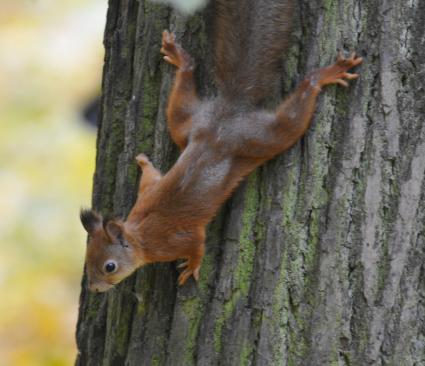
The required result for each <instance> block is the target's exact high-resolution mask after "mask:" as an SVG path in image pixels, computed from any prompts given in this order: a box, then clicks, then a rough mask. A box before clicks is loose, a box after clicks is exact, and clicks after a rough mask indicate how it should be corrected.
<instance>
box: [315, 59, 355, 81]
mask: <svg viewBox="0 0 425 366" xmlns="http://www.w3.org/2000/svg"><path fill="white" fill-rule="evenodd" d="M362 62H363V58H361V57H357V54H356V53H355V52H352V53H351V55H350V57H349V58H345V57H344V55H343V54H342V52H341V51H340V52H338V55H337V58H336V62H335V63H334V64H333V65H331V66H328V67H324V68H322V69H320V70H318V71H317V72H316V75H315V78H316V80H319V85H320V86H324V85H329V84H339V85H341V86H344V87H347V86H348V82H347V80H353V79H357V78H358V77H359V74H350V73H348V72H347V71H348V70H349V69H351V68H353V67H355V66H357V65H360V64H361V63H362ZM344 79H346V80H344Z"/></svg>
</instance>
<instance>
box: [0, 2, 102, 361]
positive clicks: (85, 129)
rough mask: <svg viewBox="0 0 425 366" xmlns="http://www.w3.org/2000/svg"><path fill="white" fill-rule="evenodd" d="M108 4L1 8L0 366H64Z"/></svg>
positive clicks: (69, 348)
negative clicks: (91, 111) (87, 117)
mask: <svg viewBox="0 0 425 366" xmlns="http://www.w3.org/2000/svg"><path fill="white" fill-rule="evenodd" d="M106 6H107V5H106V1H100V0H77V1H76V0H72V1H71V0H61V1H59V0H32V1H29V0H28V1H16V2H13V1H9V2H0V217H1V220H0V250H1V251H0V286H1V287H0V288H1V294H2V301H0V365H1V366H3V365H13V366H15V365H18V366H20V365H24V366H31V365H43V366H45V365H47V366H49V365H70V364H72V363H73V362H74V359H75V356H76V347H75V340H74V338H75V337H74V333H75V324H76V319H77V311H78V296H79V288H80V278H81V273H82V269H83V262H84V251H85V248H84V247H85V240H86V236H85V233H84V231H83V229H82V227H81V225H80V223H79V220H78V213H79V209H80V207H81V206H90V192H91V186H92V176H93V172H94V160H95V130H94V129H93V128H90V127H89V126H87V125H85V124H84V122H83V121H82V120H81V117H80V111H81V109H82V108H83V106H84V105H85V104H86V103H87V102H89V101H90V99H91V98H93V97H95V96H96V95H97V94H98V93H99V85H100V78H101V71H102V58H103V48H102V33H103V28H104V22H105V14H106Z"/></svg>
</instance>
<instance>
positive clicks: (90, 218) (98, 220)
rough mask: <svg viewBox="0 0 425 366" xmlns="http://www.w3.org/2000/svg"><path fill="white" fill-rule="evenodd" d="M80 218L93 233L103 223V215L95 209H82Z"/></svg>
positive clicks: (85, 227)
mask: <svg viewBox="0 0 425 366" xmlns="http://www.w3.org/2000/svg"><path fill="white" fill-rule="evenodd" d="M80 220H81V223H82V224H83V226H84V229H86V231H87V232H88V233H89V234H91V233H92V232H93V231H94V230H95V229H96V228H97V227H98V226H99V225H102V217H101V216H100V215H99V214H98V213H96V212H95V211H93V210H85V209H82V210H81V211H80Z"/></svg>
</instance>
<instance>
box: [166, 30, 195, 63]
mask: <svg viewBox="0 0 425 366" xmlns="http://www.w3.org/2000/svg"><path fill="white" fill-rule="evenodd" d="M175 41H176V36H175V34H174V33H169V32H168V31H166V30H165V31H164V32H162V47H161V50H160V52H161V53H162V54H163V55H164V60H165V61H167V62H168V63H170V64H172V65H174V66H176V67H177V68H179V69H181V70H184V71H190V70H192V69H193V66H194V65H193V60H192V57H190V55H189V54H188V53H187V52H186V51H185V50H184V49H183V48H182V47H181V46H180V45H179V44H178V43H176V42H175Z"/></svg>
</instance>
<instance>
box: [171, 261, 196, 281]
mask: <svg viewBox="0 0 425 366" xmlns="http://www.w3.org/2000/svg"><path fill="white" fill-rule="evenodd" d="M185 267H186V268H185ZM177 268H185V269H184V271H183V272H182V273H180V276H179V279H178V282H179V285H180V286H182V285H184V284H185V282H186V281H187V280H188V279H189V278H190V276H193V278H194V279H195V281H196V282H198V281H199V270H200V269H201V266H200V265H197V266H194V265H193V263H191V260H188V261H186V262H184V263H182V264H180V265H179V266H177Z"/></svg>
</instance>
